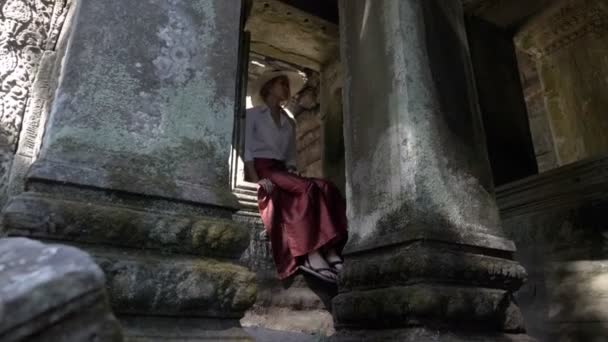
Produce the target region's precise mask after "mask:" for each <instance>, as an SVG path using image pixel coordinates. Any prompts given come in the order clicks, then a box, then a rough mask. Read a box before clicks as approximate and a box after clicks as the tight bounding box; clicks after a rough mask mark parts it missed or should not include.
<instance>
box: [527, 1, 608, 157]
mask: <svg viewBox="0 0 608 342" xmlns="http://www.w3.org/2000/svg"><path fill="white" fill-rule="evenodd" d="M515 41H516V44H517V46H518V47H519V48H520V49H521V50H522V51H524V52H525V53H527V54H528V55H530V56H532V57H533V58H534V59H535V61H536V67H537V70H538V74H539V77H540V81H541V84H542V92H543V97H544V103H545V108H546V112H547V115H548V117H549V123H550V127H551V132H552V135H553V141H554V145H555V150H556V155H557V162H558V164H559V165H560V166H561V165H565V164H569V163H572V162H576V161H579V160H582V159H586V158H590V157H597V156H600V155H605V154H606V153H608V136H607V135H606V134H605V132H606V130H608V117H607V116H606V106H608V98H607V97H606V95H605V94H606V92H607V91H608V83H607V82H606V77H605V76H606V74H608V61H607V60H606V58H605V56H606V49H608V4H607V3H606V2H604V1H592V0H561V1H555V2H554V3H553V4H552V6H551V7H549V8H547V9H546V10H545V11H543V12H542V13H541V14H540V15H538V16H537V17H536V18H533V19H531V20H530V21H529V23H528V24H527V25H526V26H524V27H523V28H522V29H521V30H520V32H519V33H518V34H517V35H516V37H515Z"/></svg>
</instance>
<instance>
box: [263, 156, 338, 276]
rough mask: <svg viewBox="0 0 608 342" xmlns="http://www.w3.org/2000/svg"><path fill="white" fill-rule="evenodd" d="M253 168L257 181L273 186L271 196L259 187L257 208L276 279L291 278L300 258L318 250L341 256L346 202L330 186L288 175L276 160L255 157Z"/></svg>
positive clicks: (316, 180) (318, 180) (334, 188)
mask: <svg viewBox="0 0 608 342" xmlns="http://www.w3.org/2000/svg"><path fill="white" fill-rule="evenodd" d="M254 166H255V170H256V172H257V174H258V176H259V178H260V179H264V178H268V179H269V180H270V181H271V182H272V183H273V184H274V189H273V191H272V193H271V194H267V193H266V191H264V189H263V188H261V187H260V188H259V190H258V207H259V209H260V214H261V216H262V221H263V222H264V227H265V228H266V232H267V233H268V236H269V238H270V244H271V247H272V256H273V259H274V262H275V265H276V267H277V273H278V275H279V278H281V279H285V278H287V277H289V276H291V275H292V274H293V273H294V272H295V271H297V268H298V266H299V265H300V264H301V263H302V262H303V258H302V257H303V256H305V255H306V254H308V253H310V252H312V251H315V250H318V249H320V248H322V247H333V248H335V249H336V251H337V252H338V253H342V249H343V248H344V245H345V244H346V239H347V237H348V234H347V230H346V227H347V224H346V203H345V201H344V198H343V197H342V195H341V194H340V192H339V191H338V189H337V188H336V187H335V186H334V185H333V184H332V183H330V182H328V181H325V180H323V179H318V178H304V177H300V176H297V175H294V174H292V173H289V172H287V169H286V167H285V163H283V162H282V161H279V160H274V159H260V158H256V159H255V160H254Z"/></svg>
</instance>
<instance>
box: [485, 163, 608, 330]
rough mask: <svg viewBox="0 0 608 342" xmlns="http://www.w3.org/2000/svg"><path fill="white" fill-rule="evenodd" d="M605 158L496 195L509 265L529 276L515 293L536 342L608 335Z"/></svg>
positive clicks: (506, 188) (515, 185) (511, 186)
mask: <svg viewBox="0 0 608 342" xmlns="http://www.w3.org/2000/svg"><path fill="white" fill-rule="evenodd" d="M606 167H608V160H606V158H597V159H594V160H589V161H583V162H578V163H575V164H572V165H568V166H564V167H561V168H557V169H554V170H552V171H548V172H546V173H544V174H541V175H538V176H534V177H530V178H527V179H523V180H520V181H518V182H514V183H511V184H508V185H505V186H503V187H500V188H497V193H496V194H497V199H498V204H499V206H500V208H501V217H502V221H503V225H504V227H505V231H506V232H507V233H508V234H509V236H510V237H511V238H512V239H513V240H514V241H515V242H516V244H517V246H518V251H517V253H516V254H515V256H516V260H518V261H519V262H521V263H522V264H523V265H524V266H525V267H526V269H527V270H528V271H529V281H528V282H527V283H526V284H525V285H524V286H523V287H522V289H521V290H520V291H519V292H518V293H517V295H516V299H517V301H518V303H520V305H521V308H522V313H523V315H524V317H525V319H526V325H527V327H528V330H529V333H530V335H531V336H533V337H536V338H538V339H539V340H540V341H564V342H570V341H572V342H574V341H576V342H578V341H581V342H582V341H605V340H606V332H607V331H608V328H607V327H608V311H607V310H606V308H607V307H608V303H606V298H608V286H607V285H606V277H607V275H608V263H607V262H606V258H607V257H608V248H607V246H608V244H607V243H608V233H607V231H606V218H605V213H606V209H607V208H608V202H607V201H606V196H605V194H606V191H608V180H607V179H606V176H605V171H604V170H605V169H606Z"/></svg>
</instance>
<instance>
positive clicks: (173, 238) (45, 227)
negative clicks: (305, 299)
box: [2, 193, 250, 259]
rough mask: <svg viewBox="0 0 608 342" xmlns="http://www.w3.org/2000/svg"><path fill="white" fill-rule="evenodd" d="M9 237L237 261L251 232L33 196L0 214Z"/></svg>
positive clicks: (226, 223) (223, 223)
mask: <svg viewBox="0 0 608 342" xmlns="http://www.w3.org/2000/svg"><path fill="white" fill-rule="evenodd" d="M2 220H3V221H2V225H3V228H2V229H3V230H4V232H5V233H6V234H7V235H9V236H30V237H34V238H41V239H53V240H66V241H76V242H86V243H96V244H98V243H101V244H108V245H113V246H122V247H132V248H138V249H141V248H149V249H159V250H163V251H168V252H177V253H188V254H197V255H205V256H214V257H226V258H233V259H236V258H238V257H240V256H241V254H242V253H243V252H244V251H245V249H246V248H247V246H248V245H249V235H250V229H249V228H248V227H246V226H244V225H243V224H238V223H235V222H233V221H230V220H224V219H211V218H205V217H200V216H176V215H172V214H171V213H166V214H164V213H162V212H148V211H143V210H136V209H132V208H128V207H121V206H109V205H102V204H94V203H90V202H89V203H84V202H76V201H69V200H63V199H57V198H51V197H45V196H42V195H38V194H31V193H30V194H28V193H26V194H22V195H20V196H17V197H14V198H12V199H11V200H10V201H9V203H8V204H7V206H6V207H5V209H4V211H3V219H2Z"/></svg>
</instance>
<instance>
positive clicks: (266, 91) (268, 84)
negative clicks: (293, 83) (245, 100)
mask: <svg viewBox="0 0 608 342" xmlns="http://www.w3.org/2000/svg"><path fill="white" fill-rule="evenodd" d="M281 78H287V76H284V75H281V76H277V77H275V78H273V79H271V80H270V81H268V82H266V83H264V85H263V86H262V88H261V89H260V96H261V97H262V99H263V100H266V98H267V97H268V95H270V89H271V88H272V86H273V85H274V83H275V82H276V81H278V80H279V79H281Z"/></svg>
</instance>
